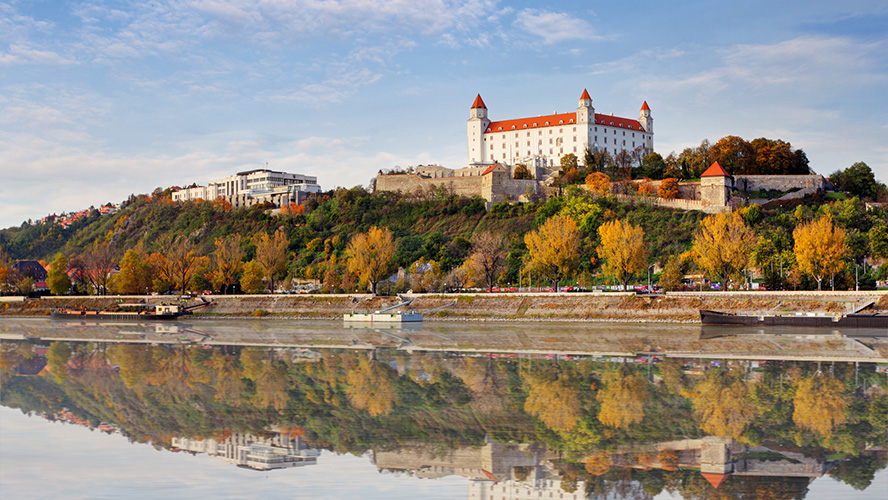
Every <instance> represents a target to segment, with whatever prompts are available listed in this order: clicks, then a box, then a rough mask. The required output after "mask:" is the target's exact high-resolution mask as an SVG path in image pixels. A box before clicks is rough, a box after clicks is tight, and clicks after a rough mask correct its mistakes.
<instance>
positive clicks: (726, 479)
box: [0, 320, 888, 499]
mask: <svg viewBox="0 0 888 500" xmlns="http://www.w3.org/2000/svg"><path fill="white" fill-rule="evenodd" d="M716 333H718V334H719V335H718V336H717V338H709V337H712V336H713V335H712V332H711V331H709V332H702V331H701V329H700V327H699V326H665V325H625V324H619V325H615V324H592V325H590V324H581V323H557V324H556V323H533V324H527V323H524V324H481V325H477V324H465V323H447V324H426V325H424V326H420V327H415V328H412V329H402V328H391V327H383V328H379V327H377V326H374V327H373V328H346V327H345V326H344V325H342V324H339V323H338V322H305V321H302V322H293V321H257V322H250V321H242V322H231V321H227V322H210V321H195V322H182V323H176V324H158V325H154V324H148V325H132V324H130V325H125V324H124V325H113V324H107V323H106V324H101V325H83V324H74V323H64V322H50V321H46V320H0V383H2V392H0V404H2V406H0V493H2V496H3V498H122V497H125V498H158V497H165V498H207V497H211V496H215V497H218V498H256V497H265V498H466V499H481V498H489V499H494V498H496V499H501V498H502V499H504V498H515V499H523V498H527V499H530V498H566V499H580V498H632V499H645V498H688V499H690V498H787V499H789V498H808V499H827V498H880V499H881V498H886V496H888V475H886V474H888V473H886V468H885V467H886V463H888V455H886V452H885V451H882V450H885V449H886V448H888V443H886V426H888V425H886V418H888V417H886V413H885V412H886V411H888V398H886V396H885V394H886V393H885V389H886V375H885V373H881V372H879V371H878V367H879V365H880V364H884V363H885V359H884V357H885V352H886V351H885V348H884V346H883V345H882V344H881V343H880V341H878V340H872V339H867V338H864V339H853V338H849V337H847V336H844V335H842V334H843V333H847V332H817V331H804V332H798V331H795V332H789V335H787V332H784V331H779V332H759V331H741V330H736V331H729V332H727V333H728V335H727V336H724V335H722V334H723V333H724V332H716ZM735 333H740V334H739V335H737V334H735ZM774 333H776V335H773V334H774ZM701 334H703V335H702V336H701ZM824 422H828V423H827V424H824Z"/></svg>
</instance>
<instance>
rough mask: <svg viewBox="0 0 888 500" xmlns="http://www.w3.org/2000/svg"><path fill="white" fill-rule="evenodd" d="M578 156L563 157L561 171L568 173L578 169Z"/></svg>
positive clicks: (571, 154) (568, 155)
mask: <svg viewBox="0 0 888 500" xmlns="http://www.w3.org/2000/svg"><path fill="white" fill-rule="evenodd" d="M577 165H578V163H577V155H575V154H573V153H568V154H566V155H564V156H562V157H561V170H563V171H565V172H568V171H570V170H576V169H577Z"/></svg>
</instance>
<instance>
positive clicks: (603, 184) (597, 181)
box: [586, 172, 611, 196]
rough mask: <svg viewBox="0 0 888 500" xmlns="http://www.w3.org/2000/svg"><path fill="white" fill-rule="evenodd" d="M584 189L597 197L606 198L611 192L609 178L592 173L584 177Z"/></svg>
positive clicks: (598, 173)
mask: <svg viewBox="0 0 888 500" xmlns="http://www.w3.org/2000/svg"><path fill="white" fill-rule="evenodd" d="M586 188H587V189H588V190H589V191H590V192H591V193H594V194H597V195H599V196H607V195H608V194H610V191H611V181H610V177H608V176H607V175H606V174H603V173H601V172H592V173H591V174H589V175H587V176H586Z"/></svg>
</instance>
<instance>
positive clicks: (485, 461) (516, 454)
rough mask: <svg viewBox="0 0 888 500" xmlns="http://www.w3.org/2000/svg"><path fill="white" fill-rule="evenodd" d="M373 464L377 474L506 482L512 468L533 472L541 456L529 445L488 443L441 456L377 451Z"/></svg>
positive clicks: (421, 450) (422, 450)
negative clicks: (403, 473)
mask: <svg viewBox="0 0 888 500" xmlns="http://www.w3.org/2000/svg"><path fill="white" fill-rule="evenodd" d="M375 460H376V467H377V468H378V469H380V470H383V469H388V470H412V471H415V473H416V476H417V477H420V478H438V477H445V476H452V475H459V476H463V477H467V478H470V479H483V480H491V481H505V480H507V479H509V478H511V477H512V476H513V468H515V467H519V468H522V467H524V468H528V469H534V470H535V468H536V467H537V466H538V465H539V464H540V462H541V460H542V456H541V453H540V452H539V451H538V450H536V449H535V448H534V447H532V446H531V445H527V444H521V445H518V444H502V443H494V442H488V443H487V444H485V445H484V446H482V447H480V448H469V447H466V448H458V449H454V450H448V451H446V452H444V453H441V454H437V453H432V452H429V451H427V450H426V449H425V448H416V449H401V450H397V451H377V452H375ZM532 474H535V472H534V473H532Z"/></svg>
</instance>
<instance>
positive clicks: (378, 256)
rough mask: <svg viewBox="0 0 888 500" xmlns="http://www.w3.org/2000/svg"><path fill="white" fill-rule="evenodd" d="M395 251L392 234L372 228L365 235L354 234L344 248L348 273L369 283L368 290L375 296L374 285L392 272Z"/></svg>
mask: <svg viewBox="0 0 888 500" xmlns="http://www.w3.org/2000/svg"><path fill="white" fill-rule="evenodd" d="M396 249H397V247H396V245H395V238H394V236H392V232H391V231H389V229H388V228H382V229H380V228H378V227H376V226H373V227H371V228H370V230H369V231H367V232H366V233H359V234H356V235H355V237H354V238H352V240H351V241H350V242H349V244H348V246H347V247H346V252H347V253H348V256H349V257H348V271H349V272H350V273H354V274H356V275H357V276H358V277H359V278H360V280H361V281H362V282H365V283H370V290H371V292H372V293H373V295H376V285H377V284H378V283H379V282H380V281H381V280H383V279H385V278H388V277H389V275H390V274H391V273H392V271H393V270H394V269H393V267H394V266H393V264H394V260H395V250H396Z"/></svg>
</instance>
